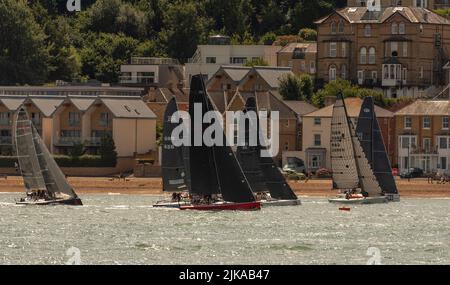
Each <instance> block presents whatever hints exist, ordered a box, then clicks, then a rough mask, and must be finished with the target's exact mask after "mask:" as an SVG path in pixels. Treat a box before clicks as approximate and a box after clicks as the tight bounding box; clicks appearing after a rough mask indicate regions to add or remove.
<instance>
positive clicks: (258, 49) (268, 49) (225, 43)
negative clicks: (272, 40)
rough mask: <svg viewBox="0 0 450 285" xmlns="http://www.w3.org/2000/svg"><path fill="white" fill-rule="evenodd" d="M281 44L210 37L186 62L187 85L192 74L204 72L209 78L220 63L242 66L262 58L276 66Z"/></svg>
mask: <svg viewBox="0 0 450 285" xmlns="http://www.w3.org/2000/svg"><path fill="white" fill-rule="evenodd" d="M281 48H282V47H281V46H268V45H231V44H230V40H229V38H228V37H222V36H215V37H211V38H210V41H209V44H208V45H199V46H198V47H197V51H196V52H195V54H194V55H193V57H192V58H191V59H189V61H188V63H186V66H185V68H186V80H187V82H188V83H187V85H189V82H190V79H191V77H192V76H193V75H196V74H204V76H205V79H206V80H209V79H210V78H211V77H212V76H213V75H214V74H215V73H216V72H217V71H218V70H219V68H220V67H221V66H222V65H236V66H243V65H245V64H246V63H247V62H249V61H252V60H255V59H263V60H265V61H266V62H267V63H268V64H269V65H270V66H277V52H278V51H279V50H280V49H281Z"/></svg>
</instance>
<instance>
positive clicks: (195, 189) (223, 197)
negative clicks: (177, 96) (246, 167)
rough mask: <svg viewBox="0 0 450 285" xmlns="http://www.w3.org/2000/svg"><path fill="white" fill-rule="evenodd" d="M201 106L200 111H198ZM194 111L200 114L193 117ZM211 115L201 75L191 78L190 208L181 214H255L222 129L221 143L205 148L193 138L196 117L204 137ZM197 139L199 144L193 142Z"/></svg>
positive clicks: (183, 207)
mask: <svg viewBox="0 0 450 285" xmlns="http://www.w3.org/2000/svg"><path fill="white" fill-rule="evenodd" d="M199 106H201V108H199ZM196 108H197V109H198V110H197V111H200V114H194V113H195V112H194V110H196ZM209 111H214V107H213V105H212V103H211V101H210V99H209V97H208V94H207V93H206V88H205V83H204V79H203V76H202V75H195V76H193V77H192V81H191V93H190V98H189V113H190V115H191V134H192V135H191V146H190V147H189V159H188V161H189V172H190V189H189V190H190V195H191V196H192V198H191V203H192V204H191V205H181V206H180V209H181V210H204V211H221V210H259V209H260V208H261V203H260V202H257V201H256V199H255V197H254V195H253V192H252V188H251V186H250V184H249V182H248V180H247V178H246V176H245V174H244V172H243V170H242V168H241V166H240V164H239V162H238V160H237V158H236V156H235V154H234V152H233V150H232V149H231V147H230V146H229V145H228V144H227V143H226V136H225V134H224V130H223V127H222V128H221V129H220V133H215V134H214V135H215V136H221V140H222V143H221V144H215V145H213V146H207V145H206V143H205V141H204V139H202V138H195V135H194V134H195V131H194V129H195V125H196V122H195V121H196V117H195V116H199V117H200V118H201V120H202V121H201V122H202V123H200V125H201V132H199V133H201V134H202V135H203V134H204V132H205V130H206V129H208V127H210V126H211V125H212V124H213V123H212V122H211V123H205V122H204V121H203V118H204V115H205V114H206V113H207V112H209ZM199 139H201V142H200V143H199V142H198V141H197V140H199Z"/></svg>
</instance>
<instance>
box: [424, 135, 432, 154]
mask: <svg viewBox="0 0 450 285" xmlns="http://www.w3.org/2000/svg"><path fill="white" fill-rule="evenodd" d="M423 149H424V150H425V151H426V152H429V151H430V150H431V139H430V138H425V139H423Z"/></svg>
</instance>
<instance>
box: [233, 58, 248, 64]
mask: <svg viewBox="0 0 450 285" xmlns="http://www.w3.org/2000/svg"><path fill="white" fill-rule="evenodd" d="M230 63H231V64H246V63H247V58H246V57H231V58H230Z"/></svg>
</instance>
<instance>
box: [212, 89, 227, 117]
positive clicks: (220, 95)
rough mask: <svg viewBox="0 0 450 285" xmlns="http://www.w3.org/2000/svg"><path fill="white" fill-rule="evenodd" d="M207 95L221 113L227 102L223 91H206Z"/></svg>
mask: <svg viewBox="0 0 450 285" xmlns="http://www.w3.org/2000/svg"><path fill="white" fill-rule="evenodd" d="M208 95H209V97H210V99H211V101H212V103H213V104H214V107H215V108H216V109H217V110H218V111H219V112H221V113H223V112H225V111H226V110H225V109H226V107H227V102H226V99H225V94H224V92H208Z"/></svg>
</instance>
